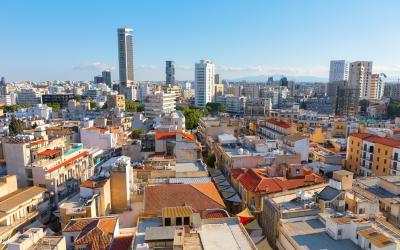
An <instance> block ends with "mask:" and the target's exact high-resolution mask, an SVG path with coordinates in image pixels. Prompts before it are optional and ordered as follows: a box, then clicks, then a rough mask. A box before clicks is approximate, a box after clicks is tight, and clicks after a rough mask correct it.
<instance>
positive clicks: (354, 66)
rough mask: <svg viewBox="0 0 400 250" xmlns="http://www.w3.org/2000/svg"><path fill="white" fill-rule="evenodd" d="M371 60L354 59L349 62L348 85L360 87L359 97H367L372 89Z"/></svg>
mask: <svg viewBox="0 0 400 250" xmlns="http://www.w3.org/2000/svg"><path fill="white" fill-rule="evenodd" d="M371 77H372V62H371V61H356V62H352V63H350V68H349V85H351V86H357V87H359V88H360V98H361V99H368V97H369V96H370V92H371V90H372V84H371Z"/></svg>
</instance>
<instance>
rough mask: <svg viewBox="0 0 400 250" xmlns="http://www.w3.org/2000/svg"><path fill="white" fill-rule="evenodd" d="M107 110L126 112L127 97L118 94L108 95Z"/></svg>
mask: <svg viewBox="0 0 400 250" xmlns="http://www.w3.org/2000/svg"><path fill="white" fill-rule="evenodd" d="M107 108H108V109H120V110H125V96H124V95H116V94H113V95H108V96H107Z"/></svg>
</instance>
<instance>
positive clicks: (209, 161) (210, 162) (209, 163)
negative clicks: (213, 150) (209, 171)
mask: <svg viewBox="0 0 400 250" xmlns="http://www.w3.org/2000/svg"><path fill="white" fill-rule="evenodd" d="M216 160H217V158H216V157H215V154H211V155H209V156H208V157H207V166H209V167H212V168H215V161H216Z"/></svg>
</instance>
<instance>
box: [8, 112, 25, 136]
mask: <svg viewBox="0 0 400 250" xmlns="http://www.w3.org/2000/svg"><path fill="white" fill-rule="evenodd" d="M8 130H9V133H10V135H11V136H15V135H18V134H21V133H22V131H23V130H24V125H23V122H22V121H21V120H18V119H17V118H15V116H12V118H11V122H10V125H9V126H8Z"/></svg>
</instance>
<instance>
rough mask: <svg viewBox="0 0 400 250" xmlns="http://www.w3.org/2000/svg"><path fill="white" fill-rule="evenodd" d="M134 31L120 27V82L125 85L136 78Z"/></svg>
mask: <svg viewBox="0 0 400 250" xmlns="http://www.w3.org/2000/svg"><path fill="white" fill-rule="evenodd" d="M132 32H133V30H132V29H129V28H119V29H118V62H119V82H120V83H122V84H125V85H126V84H127V83H129V82H132V81H133V80H134V77H133V38H132Z"/></svg>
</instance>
